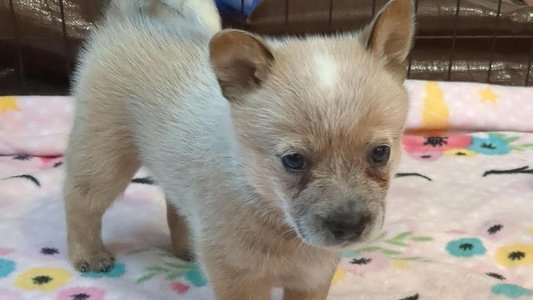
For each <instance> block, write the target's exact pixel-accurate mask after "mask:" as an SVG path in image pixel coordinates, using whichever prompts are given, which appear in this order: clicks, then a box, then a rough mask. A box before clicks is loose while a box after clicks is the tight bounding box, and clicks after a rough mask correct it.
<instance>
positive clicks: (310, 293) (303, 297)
mask: <svg viewBox="0 0 533 300" xmlns="http://www.w3.org/2000/svg"><path fill="white" fill-rule="evenodd" d="M329 286H330V285H329V284H327V285H321V286H319V287H316V288H314V289H311V290H306V291H299V290H292V289H287V288H286V289H285V291H284V294H283V300H325V299H326V297H327V296H328V292H329Z"/></svg>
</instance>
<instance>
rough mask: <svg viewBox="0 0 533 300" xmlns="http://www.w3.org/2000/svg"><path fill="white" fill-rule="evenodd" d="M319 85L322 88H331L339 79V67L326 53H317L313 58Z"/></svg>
mask: <svg viewBox="0 0 533 300" xmlns="http://www.w3.org/2000/svg"><path fill="white" fill-rule="evenodd" d="M314 60H315V64H316V69H315V72H316V74H317V76H318V82H319V85H320V86H322V87H324V88H333V87H334V86H335V84H336V83H337V81H338V79H339V70H338V69H339V66H338V64H337V62H336V61H335V59H334V58H333V57H332V56H331V55H329V54H326V53H317V54H315V56H314Z"/></svg>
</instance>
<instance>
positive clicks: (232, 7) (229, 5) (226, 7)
mask: <svg viewBox="0 0 533 300" xmlns="http://www.w3.org/2000/svg"><path fill="white" fill-rule="evenodd" d="M214 1H215V3H216V5H217V7H218V9H219V11H220V14H221V15H225V14H230V15H234V16H239V15H240V16H244V17H248V16H250V14H251V13H252V11H254V8H255V7H256V6H257V4H259V2H260V1H261V0H214ZM242 1H244V11H243V10H242V9H243V2H242Z"/></svg>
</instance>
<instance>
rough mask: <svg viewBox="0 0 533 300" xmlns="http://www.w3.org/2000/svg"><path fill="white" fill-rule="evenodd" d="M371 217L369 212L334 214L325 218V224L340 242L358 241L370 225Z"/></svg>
mask: <svg viewBox="0 0 533 300" xmlns="http://www.w3.org/2000/svg"><path fill="white" fill-rule="evenodd" d="M370 222H371V217H370V215H369V214H367V213H357V214H349V215H342V214H333V215H331V216H329V217H327V218H326V219H325V220H324V226H325V227H326V228H327V229H328V230H329V231H330V232H331V234H332V235H333V236H334V237H335V239H336V240H337V241H339V242H356V241H357V240H359V239H360V238H361V236H362V235H363V233H364V232H365V230H366V229H367V227H368V226H369V225H370Z"/></svg>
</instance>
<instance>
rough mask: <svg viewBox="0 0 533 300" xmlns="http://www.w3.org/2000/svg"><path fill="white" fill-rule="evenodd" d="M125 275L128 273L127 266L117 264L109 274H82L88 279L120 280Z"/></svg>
mask: <svg viewBox="0 0 533 300" xmlns="http://www.w3.org/2000/svg"><path fill="white" fill-rule="evenodd" d="M124 273H126V266H125V265H124V264H123V263H115V266H113V268H111V269H110V270H109V271H107V272H87V273H82V274H81V276H82V277H88V278H104V277H111V278H118V277H121V276H122V275H124Z"/></svg>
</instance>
